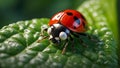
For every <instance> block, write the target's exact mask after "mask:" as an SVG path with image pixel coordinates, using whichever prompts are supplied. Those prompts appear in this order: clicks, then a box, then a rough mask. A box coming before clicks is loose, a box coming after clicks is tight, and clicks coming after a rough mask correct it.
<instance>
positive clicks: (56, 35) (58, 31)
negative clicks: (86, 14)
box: [47, 23, 70, 44]
mask: <svg viewBox="0 0 120 68" xmlns="http://www.w3.org/2000/svg"><path fill="white" fill-rule="evenodd" d="M47 33H48V34H49V36H50V37H49V39H50V40H51V41H52V42H53V43H58V44H59V43H60V41H61V40H66V39H67V38H68V35H69V34H70V31H69V30H68V29H67V28H66V27H64V26H63V25H62V24H59V23H57V24H53V25H52V26H50V27H49V28H48V30H47Z"/></svg>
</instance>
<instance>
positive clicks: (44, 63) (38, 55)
mask: <svg viewBox="0 0 120 68" xmlns="http://www.w3.org/2000/svg"><path fill="white" fill-rule="evenodd" d="M101 3H102V2H101V1H100V0H97V1H92V0H91V1H86V2H85V3H83V4H82V5H81V6H80V7H79V9H78V10H80V11H81V12H82V13H83V14H84V16H85V17H86V19H87V21H88V26H89V28H90V29H89V30H88V31H87V34H89V35H90V37H91V39H90V38H88V37H85V36H81V35H80V38H81V40H82V41H83V43H81V42H80V40H79V39H78V38H76V37H74V44H73V45H72V42H71V41H69V46H67V48H66V52H65V54H62V53H61V52H62V49H63V47H64V46H63V43H64V41H63V43H61V44H60V45H59V46H57V45H55V44H53V43H51V42H50V41H49V40H48V39H44V40H42V41H41V42H39V43H38V42H37V41H38V39H39V38H40V37H41V36H40V31H41V26H42V25H44V24H47V23H48V22H49V19H47V18H41V19H33V20H28V21H19V22H16V23H13V24H10V25H8V26H4V27H3V28H2V29H0V68H33V67H34V68H63V67H64V68H73V67H74V68H88V67H89V68H113V67H114V68H117V59H118V58H117V55H116V41H115V39H114V37H113V33H112V31H111V29H110V28H109V27H108V25H107V22H109V20H108V19H107V18H108V17H107V16H106V15H105V13H107V12H108V11H106V10H105V8H101V7H102V6H101V5H102V4H101ZM101 10H102V11H101Z"/></svg>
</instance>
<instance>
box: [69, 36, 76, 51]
mask: <svg viewBox="0 0 120 68" xmlns="http://www.w3.org/2000/svg"><path fill="white" fill-rule="evenodd" d="M69 37H70V41H72V42H71V45H72V46H71V47H72V51H73V52H75V51H74V50H75V49H74V48H75V47H74V43H75V42H74V39H73V38H72V36H71V35H70V36H69Z"/></svg>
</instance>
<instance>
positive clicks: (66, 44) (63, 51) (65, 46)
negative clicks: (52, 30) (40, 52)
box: [62, 40, 68, 54]
mask: <svg viewBox="0 0 120 68" xmlns="http://www.w3.org/2000/svg"><path fill="white" fill-rule="evenodd" d="M67 46H68V40H67V42H66V43H65V45H64V48H63V50H62V54H64V53H65V51H66V48H67Z"/></svg>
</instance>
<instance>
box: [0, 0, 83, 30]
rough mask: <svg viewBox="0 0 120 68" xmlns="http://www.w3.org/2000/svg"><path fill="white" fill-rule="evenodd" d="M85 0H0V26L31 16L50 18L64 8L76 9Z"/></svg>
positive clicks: (27, 18)
mask: <svg viewBox="0 0 120 68" xmlns="http://www.w3.org/2000/svg"><path fill="white" fill-rule="evenodd" d="M83 1H85V0H76V1H72V0H0V28H1V27H2V26H4V25H8V24H9V23H14V22H17V21H20V20H30V19H33V18H41V17H42V18H44V17H45V18H46V17H47V18H50V17H51V16H52V15H53V14H55V13H56V12H58V11H61V10H64V9H76V8H77V7H78V6H79V5H80V4H81V3H82V2H83Z"/></svg>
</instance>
